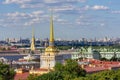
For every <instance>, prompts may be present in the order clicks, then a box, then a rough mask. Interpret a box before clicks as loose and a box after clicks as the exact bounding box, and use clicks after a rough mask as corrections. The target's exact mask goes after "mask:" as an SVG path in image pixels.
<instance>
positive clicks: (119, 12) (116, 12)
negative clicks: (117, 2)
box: [112, 11, 120, 14]
mask: <svg viewBox="0 0 120 80" xmlns="http://www.w3.org/2000/svg"><path fill="white" fill-rule="evenodd" d="M112 13H114V14H120V11H112Z"/></svg>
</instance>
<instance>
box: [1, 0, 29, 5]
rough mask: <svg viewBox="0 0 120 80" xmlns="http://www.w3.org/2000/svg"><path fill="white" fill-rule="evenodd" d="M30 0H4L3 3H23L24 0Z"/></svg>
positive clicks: (25, 0)
mask: <svg viewBox="0 0 120 80" xmlns="http://www.w3.org/2000/svg"><path fill="white" fill-rule="evenodd" d="M30 1H31V0H5V1H4V2H3V3H4V4H11V3H16V4H23V3H26V2H30Z"/></svg>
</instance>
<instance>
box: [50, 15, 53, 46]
mask: <svg viewBox="0 0 120 80" xmlns="http://www.w3.org/2000/svg"><path fill="white" fill-rule="evenodd" d="M49 46H54V30H53V16H52V14H51V17H50V44H49Z"/></svg>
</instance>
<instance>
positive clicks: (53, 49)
mask: <svg viewBox="0 0 120 80" xmlns="http://www.w3.org/2000/svg"><path fill="white" fill-rule="evenodd" d="M58 52H59V51H58V49H57V48H56V47H54V46H49V47H47V48H46V49H45V53H46V54H55V53H58Z"/></svg>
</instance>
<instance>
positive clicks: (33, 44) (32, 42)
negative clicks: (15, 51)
mask: <svg viewBox="0 0 120 80" xmlns="http://www.w3.org/2000/svg"><path fill="white" fill-rule="evenodd" d="M30 49H31V51H35V36H34V30H33V31H32V40H31V46H30Z"/></svg>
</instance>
